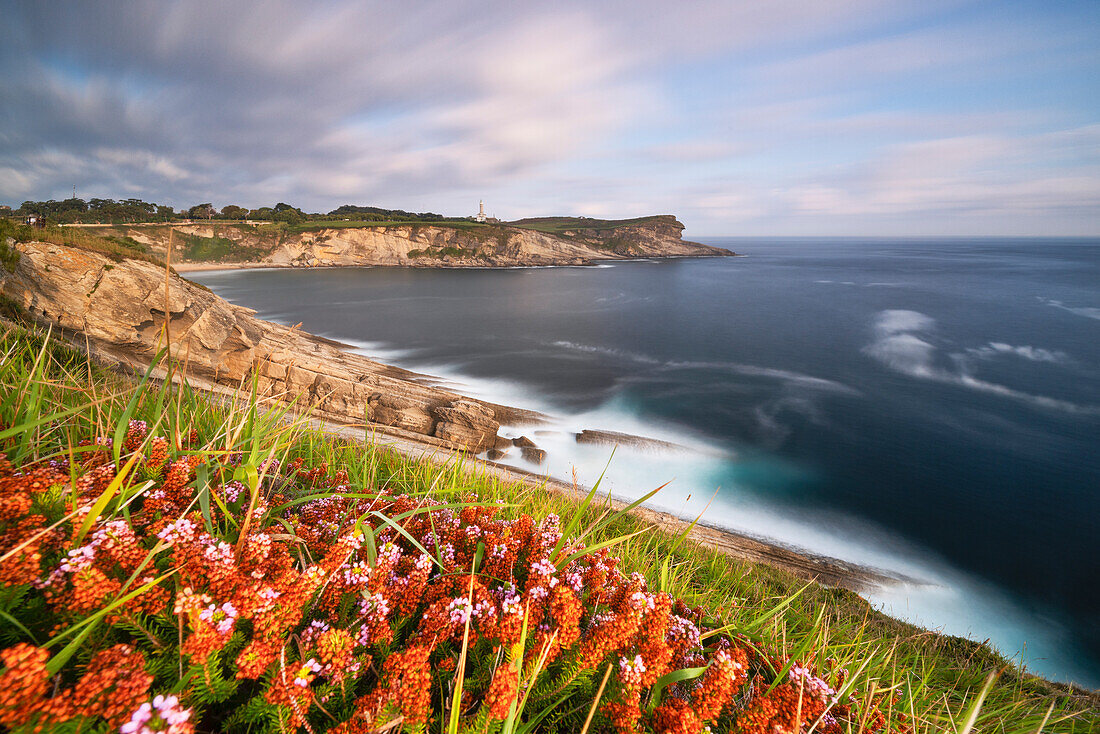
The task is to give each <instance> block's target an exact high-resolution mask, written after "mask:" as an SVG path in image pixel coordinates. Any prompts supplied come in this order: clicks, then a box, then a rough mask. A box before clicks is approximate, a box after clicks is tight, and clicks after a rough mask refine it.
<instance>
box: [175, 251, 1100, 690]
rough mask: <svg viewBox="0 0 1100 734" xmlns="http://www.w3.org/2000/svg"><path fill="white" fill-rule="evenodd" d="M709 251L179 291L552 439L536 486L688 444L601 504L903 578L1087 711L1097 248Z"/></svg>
mask: <svg viewBox="0 0 1100 734" xmlns="http://www.w3.org/2000/svg"><path fill="white" fill-rule="evenodd" d="M706 241H707V243H708V244H716V245H720V246H725V247H730V248H731V249H733V250H735V251H737V252H742V253H746V254H747V255H748V257H744V258H736V259H702V260H670V261H655V262H631V263H615V264H613V265H612V264H608V265H605V266H601V267H597V268H539V269H514V270H502V271H491V270H465V271H447V270H434V271H431V270H417V269H399V268H398V269H391V268H364V269H333V270H311V271H298V270H266V271H238V272H213V273H201V274H194V275H193V276H191V277H193V279H195V280H197V281H200V282H202V283H204V284H206V285H208V286H209V287H211V288H212V289H213V290H215V291H216V292H217V293H219V294H220V295H223V296H225V297H226V298H228V299H230V300H231V301H234V302H236V303H240V304H242V305H246V306H249V307H251V308H255V309H257V311H258V315H259V316H260V317H261V318H268V319H272V320H276V321H281V322H284V323H297V322H299V321H301V322H302V324H303V328H305V329H306V330H309V331H312V332H315V333H320V334H324V335H326V336H330V337H333V338H337V339H341V340H344V341H347V342H350V343H355V344H359V345H361V348H362V350H363V351H364V352H365V353H367V354H370V355H373V356H377V357H380V358H383V359H386V360H388V361H392V362H396V363H398V364H401V365H402V366H406V367H411V368H414V369H420V370H422V371H427V372H430V373H433V374H437V375H442V376H443V377H445V378H447V379H450V380H452V381H454V382H455V383H457V384H459V385H461V386H462V388H463V389H466V390H468V391H470V392H473V393H475V394H480V395H482V396H485V397H488V398H492V399H495V400H498V401H500V402H505V403H510V404H515V405H520V406H524V407H534V408H541V409H543V410H546V411H548V412H550V413H552V414H554V415H555V416H558V418H559V420H558V422H557V423H556V424H555V425H553V426H550V427H549V428H548V429H546V430H544V431H543V432H542V433H541V434H540V435H538V436H536V437H535V438H536V441H537V442H538V443H539V444H540V445H542V446H544V447H545V448H548V449H549V451H550V459H549V463H548V464H547V465H544V466H543V467H542V469H543V470H547V469H548V470H550V471H551V472H552V473H554V474H556V475H560V476H565V477H568V476H569V474H570V472H571V471H572V469H573V468H574V467H575V468H576V469H577V471H578V473H579V476H580V479H581V480H582V481H587V482H591V481H594V479H595V477H596V476H598V473H599V471H600V470H602V468H603V466H604V464H605V463H606V462H607V459H608V454H609V449H608V448H607V447H594V446H578V445H577V444H575V443H574V442H573V440H572V434H571V433H570V431H574V430H580V429H581V428H607V429H613V430H626V431H631V432H635V433H642V434H644V435H651V436H654V437H658V438H666V439H670V440H673V441H677V442H679V443H681V444H684V445H685V446H687V447H688V449H689V450H687V451H684V452H679V453H653V452H640V451H634V452H632V451H629V450H625V451H624V450H620V452H619V453H618V454H617V455H616V458H615V460H614V461H613V462H612V466H611V471H610V474H609V476H610V477H611V481H610V485H611V488H612V491H614V492H616V493H617V494H623V495H630V494H640V493H641V492H644V491H647V490H649V489H652V488H653V487H655V486H657V485H659V484H663V483H664V482H666V481H669V480H673V481H672V484H671V485H670V486H669V488H668V489H666V490H664V491H662V493H661V494H660V495H658V504H661V505H663V506H665V507H667V508H668V509H672V510H675V511H678V512H681V513H685V514H691V513H695V512H698V511H701V510H702V509H703V508H704V507H708V509H707V515H706V517H707V519H708V520H709V521H710V522H713V523H715V524H720V525H726V526H729V527H733V528H736V529H739V530H744V531H748V532H751V533H755V534H757V535H761V536H765V537H769V538H776V539H779V540H781V541H783V542H785V543H788V544H791V545H795V546H798V547H801V548H806V549H809V550H812V551H816V552H823V553H828V554H831V555H835V556H838V557H842V558H845V559H847V560H852V561H856V562H860V563H867V564H871V565H876V566H879V567H883V568H886V569H889V570H894V571H898V572H902V573H905V574H907V575H909V576H912V577H913V578H914V579H915V582H914V583H913V584H908V585H904V586H897V587H892V588H890V589H884V590H882V591H881V592H879V593H875V594H871V595H870V598H871V600H872V601H873V602H875V603H877V604H880V605H882V606H883V607H884V608H885V609H887V611H889V612H890V613H892V614H895V615H897V616H903V617H907V618H911V619H913V620H914V621H918V622H921V623H923V624H925V625H927V626H931V627H933V628H942V629H945V630H946V631H948V632H952V633H955V634H965V635H968V636H971V637H974V638H977V639H986V638H991V639H992V641H993V643H994V644H995V645H996V646H997V647H998V648H999V649H1000V650H1001V651H1002V652H1004V653H1006V654H1007V655H1009V656H1013V655H1018V654H1022V655H1023V658H1024V660H1025V661H1026V663H1027V665H1028V666H1029V668H1031V669H1033V670H1036V671H1037V672H1041V673H1043V674H1045V675H1048V676H1050V677H1054V678H1058V679H1062V680H1075V681H1077V682H1078V683H1081V684H1084V685H1089V686H1093V687H1096V686H1100V663H1098V660H1100V633H1098V630H1100V560H1098V559H1100V556H1098V554H1097V553H1096V550H1095V547H1094V542H1095V538H1096V533H1097V528H1098V525H1100V522H1098V520H1100V492H1098V490H1100V450H1098V448H1100V241H1096V240H1031V239H1026V240H1025V239H1007V240H1006V239H967V240H950V239H934V240H928V239H915V240H897V239H895V240H878V239H823V238H815V239H730V238H717V239H708V240H706ZM516 434H517V435H518V430H517V431H516ZM508 460H509V461H512V462H513V463H516V464H517V465H523V462H522V459H521V458H520V457H518V456H513V457H509V458H508ZM529 468H531V467H529ZM708 502H709V506H708Z"/></svg>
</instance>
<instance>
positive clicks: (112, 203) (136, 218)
mask: <svg viewBox="0 0 1100 734" xmlns="http://www.w3.org/2000/svg"><path fill="white" fill-rule="evenodd" d="M31 215H34V216H37V217H42V218H45V219H46V220H47V221H49V222H51V223H53V224H139V223H152V222H162V223H165V222H174V221H180V220H184V219H190V220H196V219H197V220H207V221H211V222H212V221H215V220H219V221H244V220H257V221H268V222H279V223H282V224H288V225H296V224H301V223H303V222H314V221H323V220H333V221H336V222H348V221H351V222H379V223H383V222H388V223H392V222H401V223H408V222H443V221H462V222H466V221H469V219H468V218H467V219H458V220H448V219H447V217H444V216H443V215H442V214H436V213H434V212H420V213H413V212H407V211H405V210H403V209H381V208H379V207H373V206H354V205H352V204H345V205H343V206H341V207H337V208H336V209H334V210H332V211H331V212H328V213H327V214H319V213H314V214H307V213H306V212H304V211H302V210H301V209H299V208H298V207H295V206H292V205H291V204H287V203H285V202H279V203H278V204H276V205H275V206H273V207H266V206H265V207H260V208H258V209H247V208H245V207H242V206H237V205H236V204H228V205H226V206H224V207H222V208H221V210H220V211H219V210H218V209H217V208H216V207H215V206H214V205H213V204H212V203H211V202H205V203H202V204H195V205H194V206H191V207H188V208H187V209H181V210H180V211H178V212H177V211H176V210H175V209H173V208H172V207H170V206H166V205H163V204H155V203H150V202H146V201H142V200H141V199H122V200H119V201H116V200H114V199H91V200H88V201H85V200H84V199H78V198H76V197H73V198H71V199H65V200H63V201H57V200H54V199H50V200H49V201H24V202H23V203H22V204H21V205H20V206H19V208H18V209H15V210H13V211H12V212H11V214H10V216H11V217H14V218H20V219H21V218H23V217H28V216H31Z"/></svg>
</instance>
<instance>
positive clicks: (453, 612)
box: [447, 596, 473, 624]
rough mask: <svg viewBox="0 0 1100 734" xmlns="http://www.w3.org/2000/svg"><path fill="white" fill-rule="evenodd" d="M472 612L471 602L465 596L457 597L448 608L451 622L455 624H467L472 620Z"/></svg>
mask: <svg viewBox="0 0 1100 734" xmlns="http://www.w3.org/2000/svg"><path fill="white" fill-rule="evenodd" d="M472 611H473V607H472V606H471V605H470V600H469V599H468V598H466V597H464V596H456V597H455V598H454V600H453V601H452V602H451V604H450V606H448V607H447V612H448V613H449V614H450V617H451V622H453V623H454V624H465V623H466V621H467V620H468V619H470V613H471V612H472Z"/></svg>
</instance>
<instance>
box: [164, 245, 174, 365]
mask: <svg viewBox="0 0 1100 734" xmlns="http://www.w3.org/2000/svg"><path fill="white" fill-rule="evenodd" d="M173 234H175V229H173V228H172V225H171V224H169V225H168V254H167V256H166V257H165V258H164V356H165V357H166V360H165V362H166V364H165V367H167V366H168V363H171V361H172V331H171V328H170V327H169V325H168V322H169V321H171V319H172V311H171V308H170V306H169V298H168V284H169V282H170V281H171V278H172V235H173Z"/></svg>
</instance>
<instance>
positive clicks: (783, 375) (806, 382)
mask: <svg viewBox="0 0 1100 734" xmlns="http://www.w3.org/2000/svg"><path fill="white" fill-rule="evenodd" d="M553 346H556V347H562V348H564V349H569V350H571V351H576V352H586V353H589V354H603V355H606V356H609V357H616V358H619V359H626V360H630V361H632V362H636V363H638V364H646V365H654V366H656V367H659V368H661V369H667V370H717V371H726V372H731V373H734V374H739V375H745V376H747V377H765V378H770V379H774V380H779V381H781V382H786V383H788V384H792V385H799V386H802V387H808V388H814V389H817V390H827V391H833V392H841V393H849V394H852V395H856V394H859V391H858V390H856V389H854V388H851V387H849V386H847V385H844V384H842V383H839V382H835V381H833V380H826V379H824V378H822V377H814V376H813V375H805V374H802V373H801V372H793V371H791V370H781V369H776V368H774V367H761V366H759V365H753V364H743V363H741V362H725V361H707V360H698V361H692V360H660V359H657V358H655V357H650V356H649V355H645V354H638V353H637V352H631V351H628V350H624V349H615V348H613V347H601V346H595V345H591V344H578V343H577V342H571V341H556V342H554V343H553Z"/></svg>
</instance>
